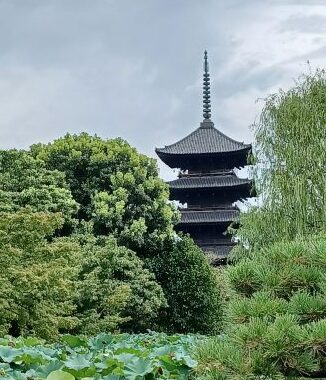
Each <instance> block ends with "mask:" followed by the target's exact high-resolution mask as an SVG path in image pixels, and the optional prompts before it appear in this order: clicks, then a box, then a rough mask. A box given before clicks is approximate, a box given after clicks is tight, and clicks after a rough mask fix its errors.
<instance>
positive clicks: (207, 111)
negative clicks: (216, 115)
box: [203, 50, 211, 120]
mask: <svg viewBox="0 0 326 380" xmlns="http://www.w3.org/2000/svg"><path fill="white" fill-rule="evenodd" d="M208 70H209V67H208V60H207V51H206V50H205V52H204V75H203V116H204V120H210V118H211V100H210V98H211V96H210V93H211V92H210V78H209V72H208Z"/></svg>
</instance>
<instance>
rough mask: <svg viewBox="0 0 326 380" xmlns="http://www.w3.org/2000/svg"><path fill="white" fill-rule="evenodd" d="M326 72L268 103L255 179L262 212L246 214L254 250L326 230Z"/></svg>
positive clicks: (246, 233) (246, 238)
mask: <svg viewBox="0 0 326 380" xmlns="http://www.w3.org/2000/svg"><path fill="white" fill-rule="evenodd" d="M325 104H326V73H325V71H324V70H318V71H317V72H316V73H315V74H312V75H304V76H302V77H300V78H299V80H298V81H297V82H296V85H295V86H294V87H293V88H291V89H290V90H288V91H283V90H280V91H279V92H278V93H276V94H273V95H271V96H269V97H268V98H267V99H266V103H265V106H264V108H263V111H262V114H261V117H260V119H259V122H258V123H257V124H256V125H254V128H255V144H254V147H255V150H254V160H253V163H254V164H255V170H254V176H255V184H256V188H257V192H258V195H259V197H260V199H261V203H262V207H259V208H254V209H252V210H251V212H249V213H243V215H242V220H241V224H242V227H241V228H240V230H239V231H238V232H237V234H238V236H239V237H240V239H241V240H242V241H243V242H244V243H245V244H247V245H248V244H249V246H251V247H254V246H256V247H259V246H262V245H264V244H268V243H270V242H273V241H277V240H284V239H292V238H294V237H295V236H303V235H307V234H308V235H309V234H310V233H314V232H318V231H320V230H322V229H323V228H325V226H326V128H325V125H326V108H325Z"/></svg>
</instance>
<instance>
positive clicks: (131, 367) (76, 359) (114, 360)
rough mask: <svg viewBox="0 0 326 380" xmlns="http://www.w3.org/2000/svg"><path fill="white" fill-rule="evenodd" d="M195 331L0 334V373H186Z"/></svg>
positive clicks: (113, 378) (26, 376)
mask: <svg viewBox="0 0 326 380" xmlns="http://www.w3.org/2000/svg"><path fill="white" fill-rule="evenodd" d="M198 339H199V337H198V336H195V335H172V336H169V335H166V334H163V333H148V334H117V335H112V334H103V333H102V334H100V335H98V336H96V337H93V338H89V339H87V338H85V337H82V336H73V335H64V336H62V338H61V341H60V342H58V343H53V344H46V343H45V342H44V341H41V340H39V339H37V338H34V337H30V338H17V339H14V338H11V337H5V338H2V339H0V378H1V379H15V380H42V379H47V380H74V379H85V380H91V379H94V380H96V379H104V380H123V379H126V380H136V379H137V380H138V379H188V378H189V376H190V374H191V371H192V370H193V368H195V367H196V365H197V363H196V361H195V360H194V359H193V358H192V357H191V351H192V347H193V345H194V344H195V343H196V342H197V341H198Z"/></svg>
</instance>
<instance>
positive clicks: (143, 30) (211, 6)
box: [0, 0, 324, 178]
mask: <svg viewBox="0 0 326 380" xmlns="http://www.w3.org/2000/svg"><path fill="white" fill-rule="evenodd" d="M273 3H275V4H276V3H278V2H273V1H268V2H261V1H258V0H252V1H247V0H246V1H242V0H224V1H215V0H204V1H197V0H179V1H175V0H137V1H133V0H119V1H116V0H92V1H89V0H69V1H67V0H47V1H42V0H28V1H26V0H0V146H1V147H2V148H8V147H27V146H28V145H29V144H31V143H34V142H37V141H44V142H46V141H49V140H52V139H54V138H57V137H59V136H61V135H63V134H64V133H66V132H70V133H75V132H76V133H78V132H81V131H87V132H89V133H97V134H99V135H101V136H103V137H116V136H121V137H123V138H125V139H127V140H128V141H129V142H130V143H131V144H132V145H134V146H136V147H137V148H138V149H139V150H140V151H141V152H144V153H146V154H149V155H151V156H154V157H155V153H154V146H161V145H165V144H169V143H172V142H174V141H176V140H177V139H179V138H181V137H184V136H185V134H187V133H190V132H191V131H192V130H193V129H194V128H196V127H197V126H198V125H199V122H200V121H201V117H202V116H201V76H202V54H203V50H204V49H205V48H207V49H208V52H209V59H210V66H211V72H212V103H213V115H216V116H214V117H215V121H216V124H217V125H220V124H221V125H222V126H223V131H224V132H226V133H230V134H231V135H232V137H234V138H241V139H242V138H245V139H246V140H247V141H250V139H251V133H250V132H249V131H248V125H249V124H250V122H252V121H253V120H254V118H255V116H256V113H257V109H256V108H255V106H254V104H255V100H256V97H257V96H261V95H262V94H268V93H269V92H270V89H271V88H272V87H274V86H275V84H277V85H279V86H282V83H284V82H285V77H286V76H287V75H288V74H289V68H288V67H286V68H285V67H283V66H282V64H280V65H277V64H270V65H267V66H266V65H265V64H263V63H262V62H261V61H260V60H259V59H256V58H250V59H248V57H246V58H244V62H243V64H242V65H241V67H233V66H231V62H232V60H233V58H234V56H235V55H236V54H237V53H238V51H240V50H241V51H246V46H247V45H246V44H247V40H248V37H249V36H247V35H246V25H251V24H252V23H255V22H256V13H255V11H256V10H257V9H259V12H261V13H260V14H262V15H263V16H264V17H265V15H269V14H270V13H271V10H273V9H275V6H274V5H273ZM280 3H282V4H284V3H287V4H292V3H293V2H292V1H283V2H280ZM291 12H292V11H291ZM297 13H298V11H297V9H296V6H295V5H293V12H292V13H289V15H288V18H289V19H290V20H291V17H295V16H296V15H297ZM266 20H267V21H266V22H268V18H266ZM241 25H242V26H241ZM257 25H258V24H257ZM286 27H287V26H286V25H285V24H284V25H280V26H279V32H280V33H281V32H282V31H281V28H285V30H286ZM292 27H294V25H293V26H292ZM239 28H240V29H239ZM241 28H242V29H241ZM257 28H258V29H257V33H259V32H260V30H259V26H257ZM239 30H240V31H239ZM239 33H240V34H239ZM298 33H299V32H298ZM267 37H269V36H267ZM289 43H291V42H290V41H289ZM256 49H257V51H259V49H260V47H259V46H257V47H256ZM300 53H301V52H300ZM302 53H304V52H302ZM316 54H317V53H316ZM320 54H321V55H323V54H324V53H323V51H320ZM292 58H293V57H292ZM290 59H291V57H286V56H284V58H283V61H284V62H285V61H286V60H288V61H289V60H290ZM298 59H300V58H296V62H297V61H298ZM232 67H233V68H232ZM233 99H239V102H243V103H242V104H238V105H237V106H235V107H234V110H231V111H230V110H229V109H228V110H226V107H225V104H226V103H228V102H229V103H228V104H233V103H232V102H233ZM230 102H231V103H230ZM247 104H248V105H249V107H248V109H246V105H247ZM251 105H253V106H251ZM244 112H245V113H246V115H245V117H244V118H242V114H243V113H244ZM161 167H162V168H163V171H162V175H163V176H164V177H165V178H167V177H169V176H170V175H171V174H170V172H169V171H168V170H167V169H166V168H164V166H163V165H162V166H161Z"/></svg>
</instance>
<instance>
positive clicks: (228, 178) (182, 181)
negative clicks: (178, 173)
mask: <svg viewBox="0 0 326 380" xmlns="http://www.w3.org/2000/svg"><path fill="white" fill-rule="evenodd" d="M168 184H169V186H170V188H171V189H199V188H216V187H233V186H241V185H251V181H250V180H249V179H244V178H238V177H237V176H236V175H218V176H201V177H182V178H178V179H176V180H174V181H170V182H168Z"/></svg>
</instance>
